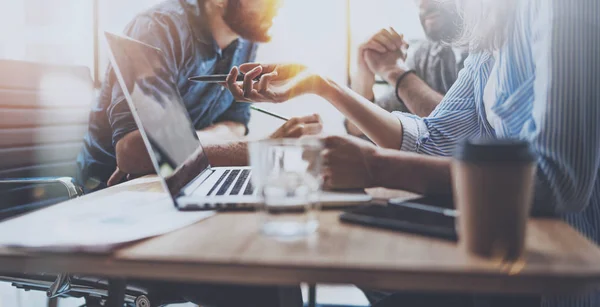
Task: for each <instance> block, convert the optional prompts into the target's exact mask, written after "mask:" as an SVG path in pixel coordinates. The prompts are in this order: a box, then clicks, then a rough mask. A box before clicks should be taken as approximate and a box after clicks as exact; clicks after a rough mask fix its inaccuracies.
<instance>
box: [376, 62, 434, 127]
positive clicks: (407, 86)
mask: <svg viewBox="0 0 600 307" xmlns="http://www.w3.org/2000/svg"><path fill="white" fill-rule="evenodd" d="M404 73H406V70H405V69H404V68H401V67H398V66H397V67H394V68H393V69H391V70H390V71H389V72H387V74H386V75H385V76H383V78H384V79H385V80H386V81H387V82H388V83H389V84H391V85H392V86H396V83H397V81H398V78H400V76H402V75H403V74H404ZM394 90H396V89H394ZM397 91H398V96H399V97H400V98H401V99H402V101H403V102H404V104H405V105H406V107H407V108H408V109H409V110H410V111H411V112H412V113H413V114H416V115H418V116H420V117H427V116H429V115H430V114H431V112H433V110H434V109H435V108H436V107H437V106H438V105H439V104H440V102H441V101H442V99H443V98H444V95H442V94H440V93H438V92H436V91H435V90H433V89H432V88H431V87H430V86H429V85H428V84H427V83H425V81H423V80H422V79H421V78H419V77H418V76H417V75H415V74H408V75H406V76H405V77H404V78H403V79H402V81H401V82H400V84H399V86H398V88H397Z"/></svg>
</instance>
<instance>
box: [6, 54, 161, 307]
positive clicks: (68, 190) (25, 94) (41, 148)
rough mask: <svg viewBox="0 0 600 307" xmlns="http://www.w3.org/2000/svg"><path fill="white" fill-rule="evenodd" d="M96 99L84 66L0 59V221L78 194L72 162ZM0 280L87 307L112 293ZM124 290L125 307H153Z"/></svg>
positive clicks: (55, 281)
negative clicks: (82, 300) (78, 300)
mask: <svg viewBox="0 0 600 307" xmlns="http://www.w3.org/2000/svg"><path fill="white" fill-rule="evenodd" d="M94 99H95V90H94V88H93V82H92V79H91V74H90V71H89V69H88V68H87V67H78V66H58V65H48V64H39V63H31V62H22V61H10V60H0V199H2V201H1V202H0V220H2V219H6V218H11V217H14V216H16V215H20V214H23V213H26V212H29V211H32V210H36V209H40V208H43V207H46V206H49V205H53V204H56V203H59V202H62V201H65V200H68V199H72V198H75V197H79V196H81V195H83V190H82V188H81V187H79V186H78V185H77V184H76V183H75V181H74V180H73V178H74V176H75V174H76V171H77V168H76V163H75V159H76V157H77V155H78V154H79V151H80V150H81V147H82V144H83V143H82V140H83V136H84V134H85V132H86V131H87V124H88V118H89V110H90V107H91V103H92V102H93V100H94ZM0 281H3V282H10V283H12V284H13V286H15V287H17V288H19V289H24V290H38V291H46V293H47V295H48V297H49V298H51V299H52V298H57V297H65V296H69V297H80V298H85V299H86V304H87V305H88V306H90V307H92V306H93V307H96V306H103V304H104V303H105V301H106V300H107V299H108V293H109V289H110V285H109V283H108V281H107V280H106V279H102V278H97V277H84V276H70V275H67V274H59V275H56V274H36V275H31V274H16V275H15V274H11V275H10V276H1V274H0ZM124 291H125V303H126V304H127V306H137V307H148V306H151V305H150V300H149V299H148V293H147V291H145V290H144V289H141V288H136V287H134V286H129V285H128V286H126V287H124ZM160 301H161V300H160V299H159V298H156V299H154V302H153V303H152V306H157V305H158V304H160Z"/></svg>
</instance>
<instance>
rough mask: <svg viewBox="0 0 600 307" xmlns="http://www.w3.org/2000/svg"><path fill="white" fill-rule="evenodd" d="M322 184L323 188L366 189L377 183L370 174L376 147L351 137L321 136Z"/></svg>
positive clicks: (372, 173) (372, 174) (371, 173)
mask: <svg viewBox="0 0 600 307" xmlns="http://www.w3.org/2000/svg"><path fill="white" fill-rule="evenodd" d="M323 143H324V145H325V150H324V151H323V153H322V159H323V178H324V182H323V187H324V188H325V189H353V188H370V187H374V186H376V185H377V183H376V180H375V176H376V174H374V171H375V170H374V169H375V166H374V165H375V160H376V157H377V151H378V148H377V147H376V146H374V145H373V144H371V143H369V142H366V141H363V140H361V139H359V138H356V137H352V136H329V137H326V138H324V139H323Z"/></svg>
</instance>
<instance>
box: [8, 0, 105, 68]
mask: <svg viewBox="0 0 600 307" xmlns="http://www.w3.org/2000/svg"><path fill="white" fill-rule="evenodd" d="M91 4H92V2H91V1H82V0H53V1H47V0H22V1H0V27H1V28H2V29H3V30H2V31H0V42H2V43H0V44H1V45H0V56H1V58H3V59H14V60H26V61H35V62H46V63H53V64H72V65H84V66H88V67H90V69H92V68H93V52H94V50H93V39H92V35H90V34H91V33H93V27H92V22H91V20H92V16H93V15H92V5H91ZM58 7H60V9H56V8H58Z"/></svg>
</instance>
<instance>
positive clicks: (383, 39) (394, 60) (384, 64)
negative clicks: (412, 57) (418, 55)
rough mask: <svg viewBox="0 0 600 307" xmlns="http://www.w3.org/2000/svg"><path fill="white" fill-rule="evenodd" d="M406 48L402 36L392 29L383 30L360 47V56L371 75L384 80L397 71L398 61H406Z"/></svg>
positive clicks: (406, 45)
mask: <svg viewBox="0 0 600 307" xmlns="http://www.w3.org/2000/svg"><path fill="white" fill-rule="evenodd" d="M407 48H408V44H407V43H406V42H405V41H404V36H403V35H400V34H398V32H396V31H395V30H394V29H393V28H390V30H385V29H383V30H381V31H380V32H379V33H377V34H375V36H373V37H372V38H371V39H370V40H369V41H368V42H367V43H365V44H364V45H363V46H362V56H363V57H364V61H365V63H366V65H367V67H368V68H369V70H370V71H371V72H372V73H374V74H376V75H379V76H381V77H383V78H386V77H387V75H388V74H389V73H390V72H391V71H393V70H396V69H398V67H399V66H398V61H399V60H401V61H404V60H406V49H407ZM402 66H403V65H402Z"/></svg>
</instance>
